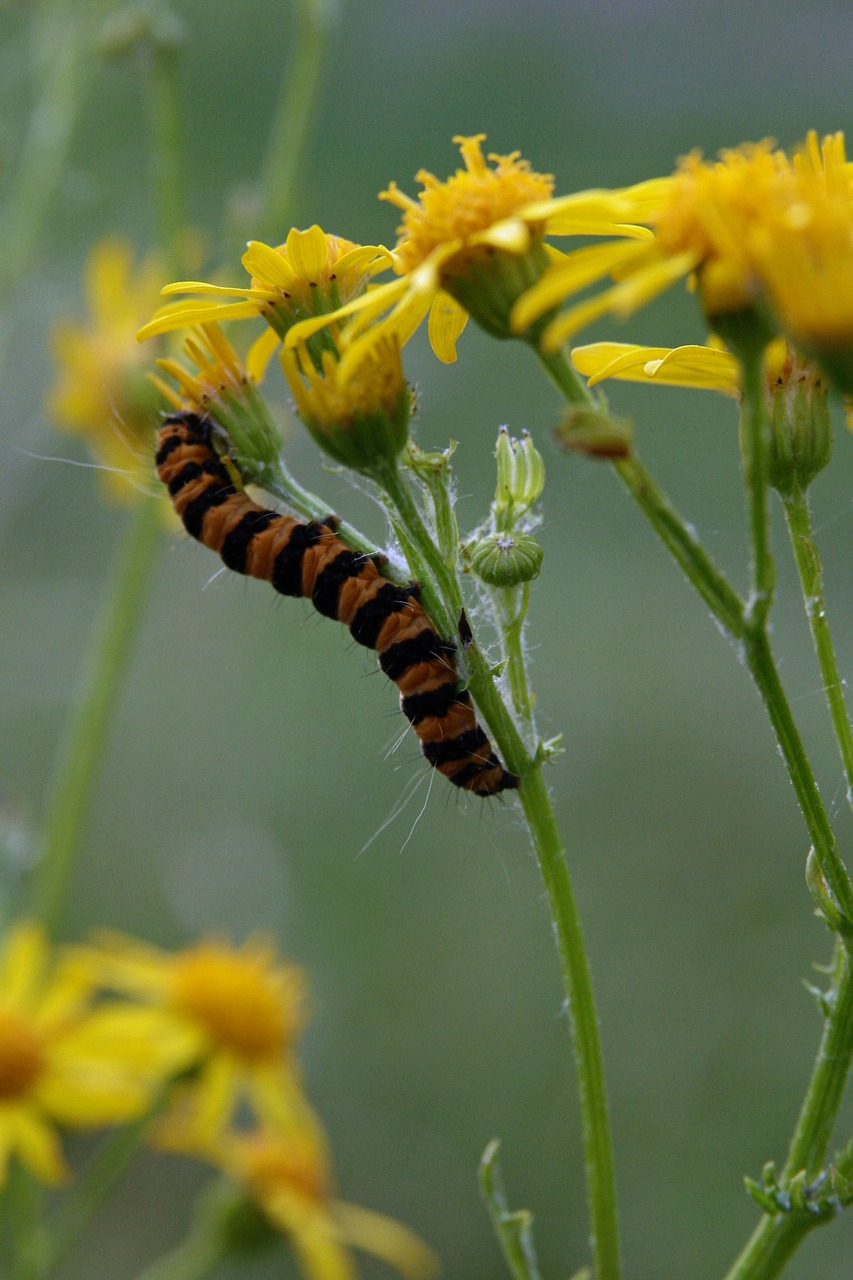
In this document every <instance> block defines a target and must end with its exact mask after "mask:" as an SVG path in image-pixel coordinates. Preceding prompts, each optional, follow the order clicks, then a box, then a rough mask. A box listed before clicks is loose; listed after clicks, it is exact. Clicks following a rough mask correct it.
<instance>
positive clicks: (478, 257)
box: [287, 134, 651, 371]
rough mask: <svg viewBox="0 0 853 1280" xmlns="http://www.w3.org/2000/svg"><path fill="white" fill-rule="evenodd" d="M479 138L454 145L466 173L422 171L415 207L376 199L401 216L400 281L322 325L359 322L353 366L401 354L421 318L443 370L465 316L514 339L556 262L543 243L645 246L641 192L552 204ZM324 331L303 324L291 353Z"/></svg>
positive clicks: (519, 164) (352, 336)
mask: <svg viewBox="0 0 853 1280" xmlns="http://www.w3.org/2000/svg"><path fill="white" fill-rule="evenodd" d="M484 136H485V135H483V134H478V135H475V136H473V137H459V138H456V139H454V141H456V142H457V143H459V146H460V150H461V152H462V160H463V163H464V168H461V169H457V170H456V172H455V173H454V174H451V176H450V177H449V178H448V179H446V180H445V181H444V182H441V181H439V179H438V178H436V177H435V176H434V175H433V174H431V173H429V172H427V171H426V170H421V171H420V172H419V173H418V175H417V178H416V181H418V182H420V183H421V185H422V188H423V190H422V191H421V194H420V196H419V198H418V199H417V200H415V199H413V198H412V197H410V196H407V195H404V194H403V192H401V191H400V189H399V188H398V187H397V185H396V183H392V184H391V185H390V186H389V187H388V188H387V189H386V190H385V191H383V192H382V193H381V196H380V198H381V199H384V200H388V201H390V202H391V203H392V204H395V205H396V206H397V207H398V208H400V209H402V211H403V220H402V223H401V224H400V228H399V234H400V238H399V240H398V242H397V246H396V249H395V252H394V269H395V271H397V273H398V275H399V276H400V279H399V280H397V281H393V282H391V283H390V284H385V285H380V286H377V287H375V288H372V289H371V290H369V292H368V293H367V294H366V295H364V296H363V297H361V298H358V299H356V300H355V301H353V302H352V303H350V304H349V305H348V306H345V307H342V308H341V309H340V310H339V311H337V312H335V313H333V315H332V316H331V317H327V319H326V321H325V323H328V321H329V320H330V319H335V320H341V319H345V318H348V317H351V316H357V318H356V319H355V320H354V322H353V323H352V325H351V327H350V329H349V330H348V334H347V336H348V341H349V343H350V344H351V345H352V346H353V347H354V348H355V351H354V352H353V357H352V358H353V359H355V358H356V351H358V349H359V347H360V346H361V345H362V343H363V344H364V345H369V344H370V343H371V342H373V341H377V340H378V339H379V338H380V337H383V336H385V335H386V334H388V333H392V334H393V335H394V336H395V337H396V338H397V340H398V341H399V342H400V344H401V345H402V344H403V343H405V342H406V341H407V340H408V338H409V337H410V336H411V334H412V333H413V332H414V331H415V329H416V328H417V327H418V325H419V324H420V323H421V321H422V320H423V318H424V317H425V316H426V315H427V313H429V337H430V342H431V344H432V347H433V350H434V351H435V353H436V355H437V356H438V357H439V359H441V360H444V361H453V360H455V359H456V341H457V339H458V337H459V335H460V334H461V332H462V330H463V328H464V327H465V324H466V323H467V320H468V316H469V315H471V316H473V317H474V318H475V319H476V320H477V322H478V323H479V324H480V325H481V326H482V327H483V328H485V329H486V330H487V332H489V333H491V334H493V335H494V336H496V337H500V338H507V337H511V336H515V335H514V334H513V332H512V331H511V329H510V327H509V315H510V310H511V307H512V304H513V303H514V302H515V300H516V299H517V298H518V297H519V295H520V294H522V293H523V292H524V291H525V290H527V289H528V288H529V287H530V286H531V285H532V284H533V283H535V281H536V280H537V279H539V277H540V276H541V275H542V273H543V271H544V270H545V269H546V267H547V266H548V264H549V262H550V260H551V258H552V256H553V255H555V253H556V251H554V250H552V249H551V248H550V247H546V245H545V238H546V236H548V235H612V234H616V233H617V232H618V233H620V234H624V235H626V236H631V235H635V234H636V235H638V236H640V237H643V238H647V237H648V235H649V233H648V231H646V229H645V228H642V227H637V228H633V227H631V226H630V225H626V224H628V223H629V221H630V216H631V213H632V212H633V210H634V209H635V208H636V207H641V208H644V207H645V204H646V202H647V201H648V199H649V198H651V192H650V189H649V187H648V184H647V185H646V186H645V187H644V190H643V193H642V195H641V194H640V192H639V191H638V192H636V193H630V192H599V191H584V192H580V193H579V194H576V195H572V196H566V197H559V198H554V197H553V196H552V192H553V185H554V182H553V178H552V177H551V175H550V174H540V173H535V172H534V171H533V170H532V169H531V167H530V164H529V162H528V161H527V160H524V159H522V158H521V156H520V155H519V153H518V152H517V151H515V152H512V153H511V154H509V155H495V154H490V155H489V156H488V157H484V156H483V152H482V147H481V143H482V141H483V138H484ZM489 162H491V163H489ZM638 200H639V205H638V204H637V201H638ZM557 256H558V255H557ZM386 313H387V314H386ZM379 317H383V318H382V319H381V320H379V322H378V323H374V321H377V319H378V318H379ZM537 319H538V318H537ZM323 323H324V321H323V320H314V321H309V322H306V323H304V324H302V325H300V326H299V327H298V328H297V329H295V330H293V331H292V332H291V334H290V335H289V337H288V339H287V341H288V344H290V343H295V342H298V341H300V340H304V339H305V338H306V337H307V336H309V335H311V334H313V333H315V332H316V331H317V329H318V328H319V327H320V326H321V325H322V324H323ZM363 330H366V332H364V334H363V337H362V331H363ZM348 358H349V357H345V360H344V369H345V371H346V364H347V359H348Z"/></svg>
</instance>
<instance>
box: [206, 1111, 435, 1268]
mask: <svg viewBox="0 0 853 1280" xmlns="http://www.w3.org/2000/svg"><path fill="white" fill-rule="evenodd" d="M212 1158H213V1159H214V1160H215V1162H216V1163H217V1164H219V1165H220V1166H221V1167H222V1168H223V1169H225V1171H226V1172H227V1173H229V1174H230V1176H231V1177H233V1178H234V1179H235V1180H236V1181H237V1182H238V1183H239V1184H241V1185H242V1186H244V1187H245V1188H246V1189H247V1191H248V1192H249V1194H250V1195H251V1197H252V1198H253V1199H254V1200H255V1201H256V1202H257V1203H258V1204H259V1205H260V1207H261V1209H262V1210H263V1213H264V1215H265V1216H266V1217H267V1219H268V1220H269V1221H270V1222H271V1223H272V1224H273V1225H274V1226H276V1227H277V1228H278V1229H279V1230H280V1231H283V1232H285V1233H286V1235H287V1236H288V1237H289V1239H290V1241H291V1244H292V1247H293V1249H294V1252H295V1253H296V1256H297V1258H298V1259H299V1262H300V1265H301V1269H302V1272H303V1274H304V1275H305V1276H306V1277H308V1280H355V1275H356V1270H355V1264H354V1262H353V1259H352V1256H351V1254H350V1248H351V1247H354V1248H357V1249H361V1250H364V1252H366V1253H372V1254H373V1255H374V1256H375V1257H377V1258H381V1259H382V1260H383V1261H384V1262H387V1263H388V1264H389V1266H391V1267H393V1268H394V1270H395V1271H396V1272H398V1274H399V1275H401V1276H404V1277H405V1278H406V1280H430V1278H431V1277H433V1276H435V1275H437V1273H438V1262H437V1259H436V1257H435V1254H434V1253H433V1252H432V1251H431V1250H430V1249H428V1248H427V1246H426V1245H425V1244H424V1243H423V1241H422V1240H421V1239H420V1238H419V1237H418V1236H416V1235H415V1233H414V1232H413V1231H410V1230H409V1229H408V1228H407V1227H404V1226H403V1225H402V1224H401V1223H399V1222H396V1221H395V1220H394V1219H393V1218H388V1217H386V1216H385V1215H384V1214H379V1213H374V1212H372V1211H371V1210H369V1209H362V1208H359V1207H357V1206H356V1205H352V1204H346V1203H345V1202H343V1201H341V1200H336V1199H335V1198H334V1196H333V1193H332V1187H331V1171H330V1169H329V1165H328V1160H327V1156H326V1151H325V1144H324V1142H323V1140H322V1137H321V1136H320V1135H318V1133H317V1131H314V1130H308V1129H306V1130H302V1131H301V1132H298V1133H293V1134H290V1135H289V1136H287V1137H282V1136H281V1135H280V1134H277V1133H270V1132H269V1131H265V1130H263V1129H258V1130H254V1131H251V1132H247V1133H242V1134H230V1135H228V1136H227V1137H225V1138H224V1139H223V1141H222V1142H221V1143H220V1145H219V1147H218V1148H217V1149H216V1150H215V1151H214V1152H213V1153H212Z"/></svg>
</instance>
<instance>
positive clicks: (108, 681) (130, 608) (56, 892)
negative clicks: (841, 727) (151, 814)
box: [35, 497, 162, 934]
mask: <svg viewBox="0 0 853 1280" xmlns="http://www.w3.org/2000/svg"><path fill="white" fill-rule="evenodd" d="M161 527H162V503H161V501H160V499H159V497H157V498H153V497H152V498H145V499H144V500H143V501H140V502H139V503H138V504H137V505H136V507H135V508H134V510H133V512H132V514H131V516H130V518H129V524H128V527H127V529H126V531H125V537H124V540H123V543H122V546H121V547H120V549H119V553H118V556H117V558H116V563H115V566H114V569H113V575H112V581H111V583H110V585H109V587H108V590H107V593H106V596H105V599H104V602H103V604H102V605H101V609H100V613H99V616H98V619H97V621H96V624H95V629H94V634H93V636H92V640H91V643H90V649H89V653H88V656H87V659H86V661H85V665H84V669H83V673H82V678H81V681H80V686H79V691H78V696H77V706H76V709H75V710H74V712H73V714H72V716H71V719H70V722H69V724H68V727H67V730H66V733H65V736H64V739H63V741H62V743H61V745H60V748H59V752H58V756H57V761H56V765H55V769H54V776H53V781H52V784H51V787H50V790H49V793H48V798H47V804H46V810H45V818H44V827H43V836H42V844H41V850H40V857H39V860H38V873H37V880H36V885H35V912H36V915H37V916H38V917H39V919H40V920H41V921H42V923H43V925H44V927H45V929H46V930H47V931H48V933H50V934H55V933H56V931H57V928H58V925H59V920H60V915H61V912H62V909H63V907H64V905H65V901H66V897H67V894H68V889H69V884H70V880H71V873H72V870H73V865H74V860H75V858H76V857H77V856H78V855H79V852H80V841H81V837H82V834H83V827H84V824H85V821H86V814H87V810H88V804H89V800H90V798H91V794H92V791H93V788H94V786H95V783H96V780H97V774H98V769H99V766H100V763H101V759H102V757H103V753H104V749H105V747H106V741H107V734H108V731H109V723H110V719H111V717H112V714H113V711H114V710H115V706H116V703H117V701H118V698H119V695H120V693H121V688H122V681H123V677H124V673H125V670H126V668H127V664H128V661H129V659H130V654H131V651H132V648H133V644H134V642H135V640H136V635H137V631H138V624H139V618H140V616H141V613H142V607H143V603H144V600H145V595H146V589H147V586H148V583H149V580H150V577H151V568H152V566H153V562H154V553H155V551H156V549H157V546H158V543H159V535H160V530H161Z"/></svg>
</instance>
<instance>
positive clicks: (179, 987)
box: [78, 934, 306, 1140]
mask: <svg viewBox="0 0 853 1280" xmlns="http://www.w3.org/2000/svg"><path fill="white" fill-rule="evenodd" d="M78 955H79V957H80V962H81V964H83V965H85V967H86V968H87V970H88V971H89V972H90V973H91V975H92V977H93V979H94V980H96V981H98V982H99V983H100V985H102V986H103V987H105V988H109V989H112V990H114V991H118V992H121V993H122V994H124V995H128V996H133V997H134V998H135V999H137V1000H139V1001H141V1002H143V1003H144V1004H145V1005H147V1006H149V1007H148V1009H147V1010H146V1011H144V1012H145V1013H146V1015H147V1023H148V1029H149V1043H150V1045H151V1054H152V1063H156V1065H157V1066H158V1067H159V1069H160V1070H161V1072H163V1073H165V1074H175V1073H177V1072H180V1071H187V1070H190V1069H192V1070H193V1073H194V1074H193V1076H192V1079H191V1080H190V1081H189V1082H188V1083H187V1085H186V1089H187V1090H188V1092H189V1094H190V1095H191V1100H192V1105H193V1109H194V1114H195V1116H196V1124H197V1128H198V1132H199V1133H200V1134H201V1135H203V1136H205V1137H207V1138H209V1139H211V1140H213V1139H214V1138H215V1137H216V1135H217V1134H218V1133H220V1132H221V1131H222V1130H223V1129H224V1128H225V1127H226V1125H227V1124H228V1123H229V1122H230V1120H231V1118H232V1116H233V1113H234V1111H235V1109H236V1108H237V1107H238V1106H239V1105H240V1103H241V1102H242V1101H247V1102H248V1103H249V1105H250V1106H251V1108H252V1109H253V1111H254V1113H255V1115H257V1116H258V1117H259V1118H260V1119H261V1120H263V1122H264V1123H266V1124H270V1125H273V1126H275V1125H280V1126H282V1127H287V1126H288V1125H290V1124H292V1121H293V1116H294V1114H302V1113H303V1112H304V1109H305V1104H304V1102H303V1100H302V1096H301V1091H300V1088H299V1083H298V1068H297V1064H296V1060H295V1054H294V1048H295V1043H296V1039H297V1037H298V1034H299V1032H300V1030H301V1028H302V1025H303V1023H304V1021H305V1018H306V1013H305V980H304V977H303V974H302V971H301V970H300V969H298V968H296V967H295V966H293V965H289V964H285V963H283V962H282V961H281V960H280V959H279V957H278V955H277V953H276V951H275V948H274V947H273V946H272V945H271V944H269V943H267V942H264V941H261V940H259V939H253V940H250V941H247V942H246V943H244V944H243V946H241V947H235V946H232V945H230V944H229V943H227V942H224V941H220V940H218V939H210V940H207V941H201V942H197V943H196V944H194V945H193V946H190V947H187V948H185V949H184V950H183V951H178V952H175V953H169V952H166V951H161V950H160V949H159V948H157V947H154V946H150V945H148V944H146V943H143V942H137V941H135V940H133V939H131V938H124V937H121V936H118V935H113V934H107V935H105V936H104V937H103V939H102V940H101V941H100V945H96V946H94V947H89V948H81V949H78ZM142 1013H143V1010H139V1014H140V1015H141V1014H142Z"/></svg>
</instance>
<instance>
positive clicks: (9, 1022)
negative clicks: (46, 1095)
mask: <svg viewBox="0 0 853 1280" xmlns="http://www.w3.org/2000/svg"><path fill="white" fill-rule="evenodd" d="M43 1065H44V1045H43V1042H42V1039H41V1037H40V1036H39V1034H38V1032H37V1031H36V1030H35V1029H34V1028H33V1027H32V1026H31V1024H30V1023H29V1022H26V1021H25V1020H24V1019H23V1018H22V1017H21V1016H20V1015H19V1014H17V1013H13V1012H12V1011H11V1010H10V1009H0V1101H9V1100H11V1099H14V1098H20V1097H22V1096H24V1095H25V1094H26V1093H27V1092H28V1091H29V1089H30V1087H31V1086H32V1084H33V1082H34V1081H35V1079H36V1077H37V1076H38V1075H39V1072H40V1071H41V1069H42V1066H43Z"/></svg>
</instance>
